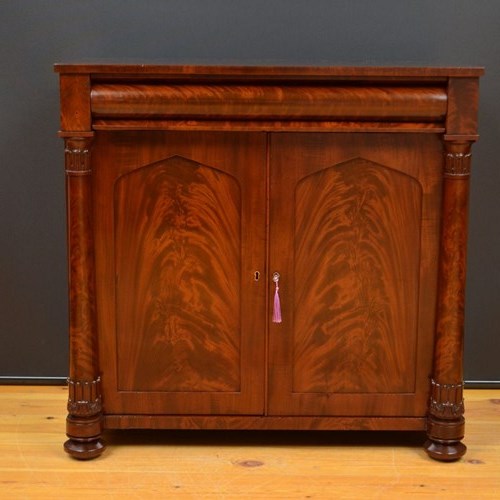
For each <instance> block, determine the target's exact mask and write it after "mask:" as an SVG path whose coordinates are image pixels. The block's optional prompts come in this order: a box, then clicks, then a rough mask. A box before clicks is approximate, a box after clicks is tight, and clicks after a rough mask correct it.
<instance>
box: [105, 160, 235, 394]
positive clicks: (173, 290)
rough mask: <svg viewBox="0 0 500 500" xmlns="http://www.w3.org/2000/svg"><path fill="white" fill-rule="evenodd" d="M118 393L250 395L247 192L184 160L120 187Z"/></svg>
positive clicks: (142, 171) (133, 175) (133, 176)
mask: <svg viewBox="0 0 500 500" xmlns="http://www.w3.org/2000/svg"><path fill="white" fill-rule="evenodd" d="M114 215H115V217H114V218H115V232H114V240H115V259H114V260H115V266H116V318H117V329H116V334H117V356H118V389H119V390H122V391H131V390H132V391H133V390H147V391H172V392H182V391H194V392H206V391H220V392H238V391H239V390H240V381H241V366H240V357H239V353H240V351H241V339H240V330H241V311H240V303H239V301H240V293H239V291H240V290H241V264H242V263H241V255H240V251H241V243H242V242H241V217H240V216H241V189H240V186H239V183H238V182H237V180H236V179H235V178H234V177H233V176H231V175H229V174H227V173H225V172H222V171H220V170H217V169H215V168H213V167H210V166H206V165H202V164H199V163H196V162H194V161H192V160H188V159H186V158H183V157H180V156H173V157H171V158H168V159H165V160H162V161H159V162H156V163H154V164H152V165H148V166H145V167H142V168H139V169H137V170H134V171H132V172H129V173H127V174H125V175H123V176H121V177H120V178H119V179H118V180H117V181H116V182H115V187H114Z"/></svg>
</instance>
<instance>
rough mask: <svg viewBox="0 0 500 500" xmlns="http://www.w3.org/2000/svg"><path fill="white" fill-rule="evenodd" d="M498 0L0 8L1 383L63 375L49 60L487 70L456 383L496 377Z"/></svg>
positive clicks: (26, 1) (54, 87)
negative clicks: (460, 374) (461, 378)
mask: <svg viewBox="0 0 500 500" xmlns="http://www.w3.org/2000/svg"><path fill="white" fill-rule="evenodd" d="M499 26H500V2H498V0H439V1H436V0H419V1H401V0H345V1H339V0H147V1H145V0H105V1H103V0H44V1H43V2H40V1H37V0H0V72H1V77H0V377H1V378H0V382H2V381H4V382H12V381H15V382H22V381H29V382H33V381H40V382H47V381H50V380H52V381H54V382H60V381H62V380H64V379H65V377H66V374H67V351H68V350H67V322H68V320H67V299H66V263H65V262H66V260H65V259H66V249H65V244H66V241H65V207H64V203H65V200H64V169H63V145H62V141H61V140H60V139H58V138H57V130H58V126H59V123H58V119H59V112H58V82H57V78H56V75H55V74H54V73H53V72H52V65H53V63H54V62H79V61H89V60H90V61H96V60H104V61H106V62H111V61H117V62H120V61H121V62H123V61H127V62H148V61H149V62H152V61H154V62H167V63H173V64H175V63H177V64H184V63H199V64H225V63H227V64H244V65H249V64H259V65H274V64H280V65H382V66H384V65H387V66H393V65H423V66H440V65H441V66H485V67H486V76H485V77H484V78H483V79H482V81H481V107H480V117H479V123H480V134H481V138H480V140H479V142H478V143H477V144H476V145H475V146H474V149H473V176H472V191H471V211H470V239H469V266H468V282H467V283H468V286H467V309H466V318H467V319H466V345H465V360H466V362H465V378H466V380H468V381H473V382H475V383H476V384H478V385H481V383H483V385H485V383H486V382H488V381H489V382H490V383H491V382H494V381H497V383H498V382H499V381H500V362H499V357H500V208H499V204H498V200H499V199H500V168H499V165H498V159H499V158H500V30H499V28H498V27H499Z"/></svg>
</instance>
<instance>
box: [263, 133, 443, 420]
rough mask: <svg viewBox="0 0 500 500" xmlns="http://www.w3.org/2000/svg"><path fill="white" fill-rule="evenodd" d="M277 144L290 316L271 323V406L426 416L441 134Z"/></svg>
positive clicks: (273, 222)
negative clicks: (281, 320) (279, 321)
mask: <svg viewBox="0 0 500 500" xmlns="http://www.w3.org/2000/svg"><path fill="white" fill-rule="evenodd" d="M270 144H271V149H270V207H271V208H270V272H274V271H277V272H279V273H280V275H281V280H280V289H279V293H280V298H281V307H282V316H283V322H282V323H270V327H269V332H270V344H269V346H270V347H269V353H270V368H269V370H270V372H269V387H270V395H269V413H270V414H275V415H287V414H290V415H297V414H301V415H339V416H341V415H344V416H356V415H360V416H361V415H370V416H391V415H394V416H423V415H425V413H426V407H427V405H426V403H427V398H428V387H429V375H430V373H431V368H432V346H433V330H434V318H435V311H434V308H435V303H436V275H437V260H438V236H439V224H440V218H439V208H440V197H441V194H440V193H441V170H442V161H443V160H442V157H443V155H442V146H441V142H440V139H439V137H438V136H436V135H433V134H406V135H405V134H362V133H360V134H274V135H272V137H271V141H270ZM269 287H270V292H271V293H272V291H273V285H272V283H271V284H269Z"/></svg>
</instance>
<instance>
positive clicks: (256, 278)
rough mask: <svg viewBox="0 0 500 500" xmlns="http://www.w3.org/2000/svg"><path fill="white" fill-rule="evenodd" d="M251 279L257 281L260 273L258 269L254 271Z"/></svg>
mask: <svg viewBox="0 0 500 500" xmlns="http://www.w3.org/2000/svg"><path fill="white" fill-rule="evenodd" d="M253 279H254V280H255V281H259V279H260V273H259V271H255V274H254V277H253Z"/></svg>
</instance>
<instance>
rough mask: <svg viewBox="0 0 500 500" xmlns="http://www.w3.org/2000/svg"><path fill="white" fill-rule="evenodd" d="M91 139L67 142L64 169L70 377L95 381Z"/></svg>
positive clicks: (96, 361) (96, 362) (76, 139)
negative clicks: (67, 247) (67, 249)
mask: <svg viewBox="0 0 500 500" xmlns="http://www.w3.org/2000/svg"><path fill="white" fill-rule="evenodd" d="M91 142H92V139H91V138H87V139H83V138H72V139H66V149H65V164H66V166H65V170H66V196H67V233H68V234H67V237H68V246H69V252H68V258H69V269H68V280H69V338H70V349H69V351H70V377H71V378H73V379H75V380H94V379H95V378H96V373H97V370H98V368H97V367H98V360H97V358H96V356H95V346H96V342H97V339H96V335H97V332H96V323H95V266H94V248H93V244H94V235H93V227H92V215H93V214H92V187H91V176H90V174H91V168H90V145H91Z"/></svg>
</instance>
